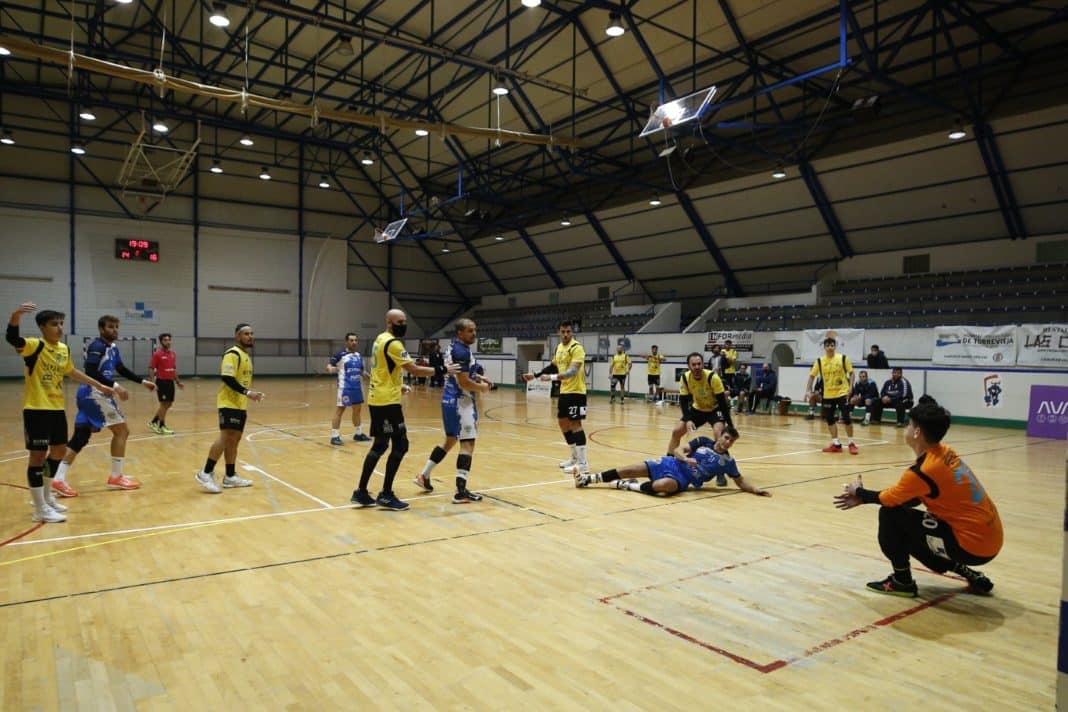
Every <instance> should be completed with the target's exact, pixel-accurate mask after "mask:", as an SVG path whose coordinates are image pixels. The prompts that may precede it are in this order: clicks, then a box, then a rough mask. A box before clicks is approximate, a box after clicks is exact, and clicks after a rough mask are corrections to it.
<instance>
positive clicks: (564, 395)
mask: <svg viewBox="0 0 1068 712" xmlns="http://www.w3.org/2000/svg"><path fill="white" fill-rule="evenodd" d="M559 334H560V343H559V344H558V345H557V347H556V353H555V354H554V355H553V360H552V363H550V364H549V365H548V366H546V367H545V368H543V369H542V370H541V371H539V372H538V373H536V374H535V373H524V374H523V380H524V381H533V380H534V379H535V378H539V379H541V380H543V381H560V398H559V399H558V400H557V403H556V422H557V423H558V424H559V425H560V432H562V433H563V434H564V441H565V442H566V443H567V444H568V446H569V447H570V448H571V459H569V460H564V461H563V462H561V463H560V467H574V466H576V465H577V466H578V469H579V472H582V473H586V472H589V471H590V466H589V463H588V461H587V459H586V433H585V431H584V430H583V429H582V421H583V420H585V419H586V371H585V364H586V351H585V349H583V348H582V344H580V343H579V342H578V341H576V340H575V338H574V331H573V330H572V324H571V322H570V321H562V322H560V329H559Z"/></svg>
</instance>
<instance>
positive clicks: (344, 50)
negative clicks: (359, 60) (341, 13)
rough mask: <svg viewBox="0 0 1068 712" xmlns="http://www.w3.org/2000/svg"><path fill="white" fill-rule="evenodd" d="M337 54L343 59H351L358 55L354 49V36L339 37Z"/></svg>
mask: <svg viewBox="0 0 1068 712" xmlns="http://www.w3.org/2000/svg"><path fill="white" fill-rule="evenodd" d="M337 53H338V54H340V55H341V56H342V57H351V56H352V55H354V54H356V50H354V49H353V48H352V35H338V36H337Z"/></svg>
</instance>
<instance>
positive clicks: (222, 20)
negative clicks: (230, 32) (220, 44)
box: [208, 2, 230, 27]
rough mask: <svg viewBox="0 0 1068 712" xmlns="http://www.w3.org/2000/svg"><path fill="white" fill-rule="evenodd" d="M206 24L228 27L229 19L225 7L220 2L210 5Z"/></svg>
mask: <svg viewBox="0 0 1068 712" xmlns="http://www.w3.org/2000/svg"><path fill="white" fill-rule="evenodd" d="M208 22H210V23H211V24H213V25H215V26H216V27H229V26H230V18H229V17H228V16H227V14H226V5H224V4H222V3H221V2H217V3H215V4H214V5H212V8H211V16H210V17H208Z"/></svg>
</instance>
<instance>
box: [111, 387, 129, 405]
mask: <svg viewBox="0 0 1068 712" xmlns="http://www.w3.org/2000/svg"><path fill="white" fill-rule="evenodd" d="M111 389H112V392H113V393H114V395H115V397H116V398H118V399H119V400H121V401H124V400H127V399H129V397H130V392H129V391H128V390H126V389H125V388H123V387H122V386H120V385H119V384H118V383H116V384H115V385H114V386H112V387H111Z"/></svg>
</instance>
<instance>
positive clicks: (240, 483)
mask: <svg viewBox="0 0 1068 712" xmlns="http://www.w3.org/2000/svg"><path fill="white" fill-rule="evenodd" d="M251 486H252V480H246V479H244V478H242V477H238V476H237V475H234V476H233V477H224V478H223V487H226V488H228V489H229V488H230V487H251Z"/></svg>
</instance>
